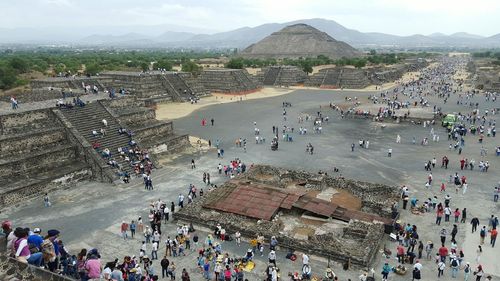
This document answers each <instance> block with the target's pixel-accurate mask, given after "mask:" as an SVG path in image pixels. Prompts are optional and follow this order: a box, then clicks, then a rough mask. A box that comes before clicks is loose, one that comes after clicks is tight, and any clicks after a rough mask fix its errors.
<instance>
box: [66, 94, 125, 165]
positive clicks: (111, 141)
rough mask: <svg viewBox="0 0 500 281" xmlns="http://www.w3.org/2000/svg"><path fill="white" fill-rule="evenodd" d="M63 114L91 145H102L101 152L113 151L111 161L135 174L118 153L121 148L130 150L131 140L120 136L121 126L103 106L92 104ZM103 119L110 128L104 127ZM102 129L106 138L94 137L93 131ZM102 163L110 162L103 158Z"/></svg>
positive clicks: (67, 110) (123, 135) (68, 110)
mask: <svg viewBox="0 0 500 281" xmlns="http://www.w3.org/2000/svg"><path fill="white" fill-rule="evenodd" d="M62 113H63V114H64V116H65V117H66V118H67V119H68V120H69V121H70V122H71V124H72V125H73V127H74V128H75V129H76V130H77V131H78V132H79V133H80V134H81V135H82V136H83V137H84V138H85V139H86V140H87V141H88V142H89V143H94V142H98V143H100V144H101V150H99V152H100V151H102V150H103V149H106V148H107V149H109V150H110V151H111V157H110V159H112V160H115V161H116V162H117V163H118V164H119V165H120V167H121V169H122V170H123V171H127V172H128V173H129V174H131V173H132V172H133V168H132V166H131V165H130V164H129V163H128V162H126V161H125V160H124V159H123V158H122V157H120V154H119V153H118V148H119V147H122V148H124V147H126V148H130V146H129V140H130V139H129V137H128V136H127V135H125V134H122V135H120V134H118V129H119V128H120V124H119V123H118V122H117V121H116V119H115V118H114V117H113V116H112V115H111V114H110V113H109V112H108V111H107V110H106V109H105V108H104V107H103V106H102V105H101V104H99V103H90V104H87V105H86V106H85V107H83V108H80V107H76V108H73V109H64V110H62ZM103 119H106V121H107V124H108V126H106V127H104V124H103V123H102V120H103ZM101 128H104V129H105V130H106V134H105V135H104V136H101V135H98V136H93V135H92V130H96V131H97V132H99V131H100V129H101ZM102 161H104V162H105V163H107V162H108V161H109V160H107V159H106V158H104V157H103V158H102Z"/></svg>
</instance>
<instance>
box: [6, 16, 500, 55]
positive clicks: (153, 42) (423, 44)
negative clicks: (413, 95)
mask: <svg viewBox="0 0 500 281" xmlns="http://www.w3.org/2000/svg"><path fill="white" fill-rule="evenodd" d="M298 23H304V24H308V25H311V26H313V27H315V28H317V29H319V30H321V31H324V32H326V33H328V34H329V35H330V36H331V37H333V38H335V39H336V40H340V41H344V42H346V43H348V44H350V45H352V46H354V47H358V48H371V47H373V48H375V47H395V48H427V47H429V48H432V47H455V48H492V47H500V33H499V34H496V35H493V36H490V37H484V36H479V35H475V34H469V33H465V32H457V33H453V34H450V35H446V34H442V33H433V34H430V35H421V34H415V35H411V36H397V35H391V34H385V33H378V32H360V31H357V30H354V29H349V28H346V27H344V26H342V25H340V24H338V23H337V22H335V21H333V20H326V19H304V20H297V21H292V22H286V23H268V24H263V25H259V26H256V27H243V28H238V29H235V30H231V31H227V32H219V33H213V34H206V33H204V32H200V33H198V32H197V30H193V29H192V28H184V29H183V27H179V26H175V27H170V30H175V31H165V30H167V29H169V26H154V27H148V26H133V27H121V28H119V27H113V28H109V27H108V28H106V27H102V28H100V29H99V33H97V32H94V33H90V34H89V33H88V32H89V30H96V28H93V29H92V28H87V29H83V28H72V29H71V30H68V29H63V28H61V29H58V30H49V31H47V30H45V29H44V30H37V29H26V28H24V29H1V28H0V43H25V44H70V45H87V46H103V47H105V46H106V47H108V46H113V47H135V48H162V47H165V48H202V49H213V48H238V49H243V48H245V47H247V46H249V45H251V44H253V43H255V42H257V41H259V40H262V39H263V38H264V37H266V36H268V35H270V34H271V33H273V32H276V31H278V30H281V29H282V28H284V27H286V26H289V25H293V24H298ZM162 28H163V30H162ZM118 34H120V35H118Z"/></svg>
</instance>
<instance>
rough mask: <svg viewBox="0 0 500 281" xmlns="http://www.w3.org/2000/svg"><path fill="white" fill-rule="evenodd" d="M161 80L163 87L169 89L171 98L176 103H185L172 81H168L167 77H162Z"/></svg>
mask: <svg viewBox="0 0 500 281" xmlns="http://www.w3.org/2000/svg"><path fill="white" fill-rule="evenodd" d="M160 80H161V83H162V85H163V86H164V87H165V88H166V89H167V92H168V93H170V96H171V97H172V99H173V100H174V101H178V102H180V101H183V98H182V96H181V95H180V94H179V92H178V91H177V90H175V87H174V85H173V84H172V82H171V81H170V79H167V77H166V76H165V75H161V76H160Z"/></svg>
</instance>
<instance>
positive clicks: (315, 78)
mask: <svg viewBox="0 0 500 281" xmlns="http://www.w3.org/2000/svg"><path fill="white" fill-rule="evenodd" d="M325 76H326V71H319V72H318V73H314V74H313V75H311V76H309V78H308V79H307V80H306V81H305V83H304V86H306V87H318V88H319V87H321V84H323V80H324V79H325Z"/></svg>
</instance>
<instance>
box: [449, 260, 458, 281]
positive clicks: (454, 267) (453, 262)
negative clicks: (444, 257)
mask: <svg viewBox="0 0 500 281" xmlns="http://www.w3.org/2000/svg"><path fill="white" fill-rule="evenodd" d="M459 269H460V262H459V261H458V259H457V257H454V258H453V259H452V260H451V277H452V278H456V277H457V273H458V270H459Z"/></svg>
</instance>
